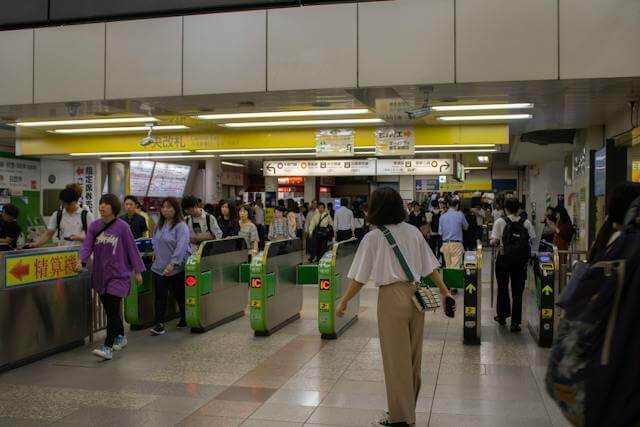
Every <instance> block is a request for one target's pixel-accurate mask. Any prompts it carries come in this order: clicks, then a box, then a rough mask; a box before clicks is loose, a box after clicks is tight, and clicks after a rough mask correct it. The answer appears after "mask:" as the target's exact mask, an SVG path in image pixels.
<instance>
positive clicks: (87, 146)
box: [16, 125, 509, 156]
mask: <svg viewBox="0 0 640 427" xmlns="http://www.w3.org/2000/svg"><path fill="white" fill-rule="evenodd" d="M376 129H377V128H375V127H362V128H355V135H354V142H355V146H356V147H375V145H376V139H375V130H376ZM508 134H509V128H508V126H507V125H468V126H467V125H465V126H422V127H416V128H415V144H416V145H418V146H419V145H451V146H455V145H460V144H465V145H477V144H498V145H502V144H508V143H509V136H508ZM140 139H141V136H140V135H139V134H127V135H54V134H46V135H33V136H31V137H22V138H20V139H19V140H18V141H17V142H16V154H18V155H20V156H27V155H32V156H38V155H54V154H63V155H66V154H69V153H97V152H99V153H103V152H135V153H141V154H143V153H144V152H146V151H175V150H190V151H196V150H244V149H252V148H316V129H279V130H263V131H230V130H224V131H221V132H217V131H216V132H210V133H195V132H181V133H164V134H163V133H161V132H158V134H157V135H156V136H155V142H154V143H152V144H150V145H147V146H145V147H142V146H140Z"/></svg>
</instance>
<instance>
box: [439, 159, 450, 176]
mask: <svg viewBox="0 0 640 427" xmlns="http://www.w3.org/2000/svg"><path fill="white" fill-rule="evenodd" d="M450 167H451V165H450V164H449V162H447V161H446V160H445V161H444V163H443V164H441V165H440V172H441V173H442V171H443V169H442V168H444V170H449V168H450Z"/></svg>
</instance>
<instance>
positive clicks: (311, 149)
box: [196, 147, 316, 154]
mask: <svg viewBox="0 0 640 427" xmlns="http://www.w3.org/2000/svg"><path fill="white" fill-rule="evenodd" d="M280 151H282V152H285V151H309V152H311V153H315V151H316V147H299V148H295V147H293V148H236V149H213V150H196V153H220V154H224V153H253V152H255V153H263V152H280Z"/></svg>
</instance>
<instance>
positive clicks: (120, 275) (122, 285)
mask: <svg viewBox="0 0 640 427" xmlns="http://www.w3.org/2000/svg"><path fill="white" fill-rule="evenodd" d="M105 225H106V223H105V222H104V221H103V220H102V219H98V220H96V221H93V222H92V223H91V225H89V230H87V237H86V238H85V239H84V243H83V245H82V249H81V250H80V260H81V261H82V262H83V263H86V262H87V261H88V260H89V258H90V257H91V254H92V253H93V271H92V273H91V283H92V285H93V289H95V290H96V292H97V293H99V294H104V293H107V294H110V295H115V296H118V297H126V296H127V295H129V288H130V287H131V275H132V271H133V272H136V273H142V272H143V271H145V270H146V268H145V266H144V262H142V258H141V257H140V253H139V252H138V248H137V247H136V242H135V240H134V239H133V234H132V233H131V229H130V228H129V225H127V223H126V222H124V221H123V220H121V219H116V222H115V224H112V225H111V226H110V227H109V228H107V229H106V230H105V231H104V232H103V233H102V234H100V235H99V236H98V237H96V234H98V233H99V232H100V230H102V229H103V228H104V227H105Z"/></svg>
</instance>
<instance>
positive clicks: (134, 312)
mask: <svg viewBox="0 0 640 427" xmlns="http://www.w3.org/2000/svg"><path fill="white" fill-rule="evenodd" d="M136 246H137V247H138V251H140V256H142V261H143V262H144V265H145V267H146V268H147V269H146V271H144V272H143V273H142V284H141V285H138V283H137V282H136V281H135V279H134V278H131V290H130V291H129V295H128V296H127V297H126V298H125V299H124V320H125V321H126V322H127V323H128V324H129V326H130V328H131V329H132V330H140V329H145V328H149V327H151V326H153V323H154V317H155V287H154V286H153V273H152V272H151V265H152V264H153V244H152V242H151V239H148V238H141V239H137V240H136ZM178 317H180V310H178V304H177V303H176V300H175V298H174V297H173V295H172V294H171V293H169V296H168V300H167V311H166V312H165V316H164V318H165V320H172V319H176V318H178Z"/></svg>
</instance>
